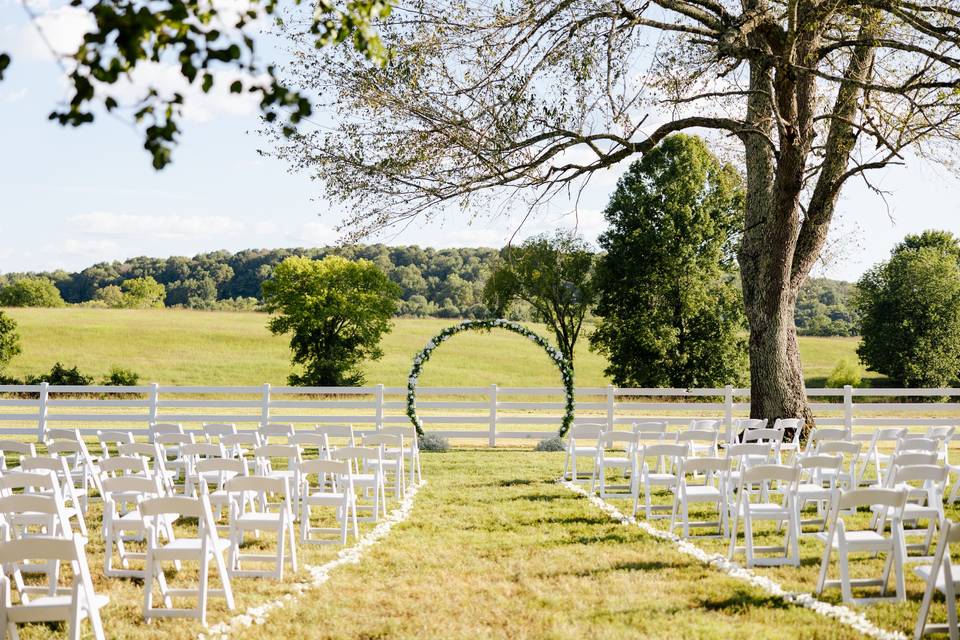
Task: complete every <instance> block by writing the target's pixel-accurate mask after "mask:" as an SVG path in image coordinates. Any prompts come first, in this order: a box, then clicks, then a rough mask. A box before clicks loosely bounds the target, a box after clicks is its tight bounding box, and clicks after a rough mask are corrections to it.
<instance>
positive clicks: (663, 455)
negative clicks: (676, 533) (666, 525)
mask: <svg viewBox="0 0 960 640" xmlns="http://www.w3.org/2000/svg"><path fill="white" fill-rule="evenodd" d="M689 452H690V449H689V447H688V446H687V445H686V444H664V443H653V444H643V443H640V444H638V446H637V454H636V458H637V461H636V468H637V470H638V471H637V473H636V475H635V476H634V478H636V479H635V480H634V482H633V487H632V493H633V516H634V517H636V516H637V512H638V511H639V510H640V492H641V486H642V490H643V504H644V513H645V515H646V517H647V520H652V519H654V518H657V517H661V518H669V517H670V516H669V515H668V513H670V512H672V511H673V507H672V505H655V504H653V489H654V487H659V488H661V489H664V490H667V491H669V490H671V489H674V488H675V487H676V486H677V482H678V481H679V479H680V467H681V464H680V463H681V461H682V460H683V459H684V458H685V457H687V456H688V455H689ZM655 512H667V513H663V515H660V516H657V515H655Z"/></svg>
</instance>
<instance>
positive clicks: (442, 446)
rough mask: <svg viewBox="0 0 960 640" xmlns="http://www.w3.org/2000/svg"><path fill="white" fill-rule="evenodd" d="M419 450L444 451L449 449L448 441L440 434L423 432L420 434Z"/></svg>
mask: <svg viewBox="0 0 960 640" xmlns="http://www.w3.org/2000/svg"><path fill="white" fill-rule="evenodd" d="M419 443H420V450H421V451H436V452H438V453H445V452H447V451H449V450H450V441H449V440H447V439H446V438H443V437H441V436H437V435H433V434H432V433H425V434H423V435H422V436H420V440H419Z"/></svg>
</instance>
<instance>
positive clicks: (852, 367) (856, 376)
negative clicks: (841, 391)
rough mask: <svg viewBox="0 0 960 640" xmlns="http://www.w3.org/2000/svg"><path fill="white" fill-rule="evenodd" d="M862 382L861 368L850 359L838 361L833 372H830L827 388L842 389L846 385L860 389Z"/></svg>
mask: <svg viewBox="0 0 960 640" xmlns="http://www.w3.org/2000/svg"><path fill="white" fill-rule="evenodd" d="M861 380H862V378H861V376H860V366H859V365H858V364H857V363H855V362H853V361H852V360H850V359H849V358H844V359H843V360H839V361H837V364H836V366H835V367H834V368H833V371H831V372H830V376H829V377H828V378H827V386H828V387H831V388H834V387H835V388H840V387H844V386H846V385H850V386H851V387H859V386H860V382H861Z"/></svg>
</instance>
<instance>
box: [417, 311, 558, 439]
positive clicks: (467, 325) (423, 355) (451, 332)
mask: <svg viewBox="0 0 960 640" xmlns="http://www.w3.org/2000/svg"><path fill="white" fill-rule="evenodd" d="M490 329H506V330H507V331H512V332H514V333H516V334H519V335H521V336H523V337H525V338H527V339H528V340H530V341H531V342H533V343H535V344H536V345H537V346H539V347H540V348H541V349H543V350H544V351H546V352H547V355H548V356H550V359H551V360H553V362H554V363H555V364H556V365H557V368H559V369H560V376H561V378H562V379H563V389H564V398H565V401H564V413H563V421H562V422H561V424H560V435H561V436H562V435H564V434H565V433H566V432H567V429H569V428H570V425H572V424H573V415H574V397H573V369H572V368H571V367H570V363H569V362H568V361H567V359H566V358H564V357H563V354H562V353H560V351H559V350H557V349H556V348H554V346H553V345H551V344H550V343H549V342H548V341H547V339H546V338H544V337H542V336H540V335H538V334H536V333H534V332H533V331H531V330H530V329H527V328H526V327H524V326H523V325H522V324H518V323H516V322H511V321H510V320H503V319H497V320H467V321H465V322H461V323H460V324H455V325H453V326H452V327H447V328H446V329H444V330H443V331H441V332H440V333H438V334H437V335H436V336H434V337H433V338H431V339H430V341H429V342H427V344H426V346H425V347H424V348H423V349H422V350H421V351H420V353H418V354H417V355H416V356H414V358H413V366H412V367H411V368H410V376H409V378H407V416H408V417H409V418H410V422H412V423H413V426H414V427H416V429H417V433H418V434H419V435H421V436H422V435H423V422H422V421H421V420H420V418H419V417H418V416H417V380H419V378H420V372H421V370H422V369H423V365H424V364H425V363H426V362H427V360H429V359H430V355H431V354H432V353H433V350H434V349H436V348H437V347H439V346H440V345H441V344H442V343H443V342H444V341H445V340H447V339H449V338H452V337H453V336H455V335H456V334H458V333H460V332H461V331H489V330H490Z"/></svg>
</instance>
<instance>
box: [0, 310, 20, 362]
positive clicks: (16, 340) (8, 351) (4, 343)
mask: <svg viewBox="0 0 960 640" xmlns="http://www.w3.org/2000/svg"><path fill="white" fill-rule="evenodd" d="M19 353H20V334H19V333H17V322H16V320H14V319H13V318H11V317H10V316H8V315H7V314H6V313H4V312H3V311H0V374H3V370H4V369H5V368H6V366H7V365H8V364H10V361H11V360H13V358H14V356H16V355H18V354H19Z"/></svg>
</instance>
